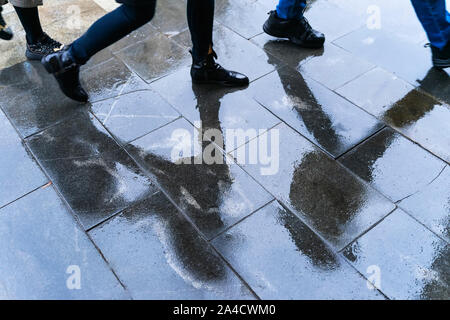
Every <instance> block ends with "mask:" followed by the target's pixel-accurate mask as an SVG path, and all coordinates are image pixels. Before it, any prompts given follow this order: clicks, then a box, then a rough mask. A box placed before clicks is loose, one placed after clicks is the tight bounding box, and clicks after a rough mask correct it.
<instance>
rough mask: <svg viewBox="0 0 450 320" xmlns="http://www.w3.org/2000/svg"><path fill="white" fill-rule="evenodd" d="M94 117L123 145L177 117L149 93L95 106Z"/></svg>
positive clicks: (158, 97) (165, 103)
mask: <svg viewBox="0 0 450 320" xmlns="http://www.w3.org/2000/svg"><path fill="white" fill-rule="evenodd" d="M92 111H93V113H94V114H95V116H96V117H97V118H98V119H99V120H100V121H101V122H102V123H103V125H104V126H106V128H108V130H109V131H110V132H112V134H113V135H114V136H115V137H116V138H118V140H120V141H123V142H124V143H127V142H129V141H131V140H134V139H136V138H138V137H141V136H143V135H145V134H146V133H149V132H150V131H152V130H154V129H157V128H159V127H161V126H163V125H165V124H167V123H169V122H171V121H173V120H175V119H176V118H178V117H179V116H180V115H179V114H178V112H176V111H175V110H174V109H173V108H172V107H171V106H170V104H168V103H167V102H166V101H164V100H163V99H162V98H161V97H160V96H159V95H158V94H156V93H155V92H153V91H151V90H145V91H137V92H133V93H129V94H124V95H121V96H119V97H116V98H112V99H108V100H104V101H101V102H99V103H96V104H94V105H93V106H92Z"/></svg>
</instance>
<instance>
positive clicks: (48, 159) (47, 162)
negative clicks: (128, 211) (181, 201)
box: [27, 113, 156, 229]
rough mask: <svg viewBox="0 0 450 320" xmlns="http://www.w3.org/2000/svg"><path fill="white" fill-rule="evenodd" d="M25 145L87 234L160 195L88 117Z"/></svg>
mask: <svg viewBox="0 0 450 320" xmlns="http://www.w3.org/2000/svg"><path fill="white" fill-rule="evenodd" d="M27 144H28V146H29V147H30V149H31V150H32V152H33V154H34V155H35V156H36V158H37V159H38V161H39V163H40V164H41V165H42V167H43V168H44V170H45V171H46V173H47V174H48V176H49V177H50V179H51V180H52V182H53V184H54V185H55V186H56V188H57V189H58V190H59V191H60V192H61V194H62V195H63V196H64V198H65V199H66V201H67V202H68V204H69V205H70V207H71V208H72V210H73V211H74V212H75V214H76V215H77V216H78V218H79V219H80V221H81V222H82V224H83V226H84V228H85V229H89V228H91V227H92V226H94V225H96V224H98V223H100V222H102V221H103V220H104V219H106V218H108V217H109V216H111V215H113V214H115V213H118V212H120V211H121V210H122V209H124V208H126V207H128V206H130V205H133V203H134V202H135V201H137V200H140V199H142V198H145V197H147V196H149V195H151V194H153V193H155V191H156V188H155V187H154V186H153V185H152V183H151V182H150V180H149V178H148V177H146V176H145V175H144V174H143V173H142V172H141V171H140V170H139V169H138V167H137V166H136V164H135V163H134V162H133V161H132V160H131V158H130V157H129V156H128V155H127V154H126V152H125V151H124V150H123V149H121V148H120V147H119V146H118V145H117V144H116V143H115V141H114V140H113V138H112V137H111V136H110V135H109V134H108V133H107V132H106V130H105V129H104V128H103V127H101V125H100V123H99V122H98V121H97V120H96V119H94V118H93V117H92V116H89V115H88V114H86V113H80V114H79V115H77V117H74V118H72V119H71V120H70V121H66V122H62V123H60V124H59V125H57V126H55V127H52V128H50V129H48V130H45V131H43V132H42V133H39V134H37V135H35V136H33V137H31V138H30V139H28V140H27Z"/></svg>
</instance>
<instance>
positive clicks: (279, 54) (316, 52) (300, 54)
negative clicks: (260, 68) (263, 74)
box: [251, 33, 324, 69]
mask: <svg viewBox="0 0 450 320" xmlns="http://www.w3.org/2000/svg"><path fill="white" fill-rule="evenodd" d="M251 42H253V43H254V44H256V45H257V46H259V47H260V48H262V49H264V51H265V52H267V53H268V60H267V61H268V63H270V64H272V65H274V66H275V67H280V66H282V65H283V64H286V65H288V66H290V67H292V68H294V69H296V68H297V67H298V66H299V65H300V64H302V63H305V62H306V61H308V60H309V59H312V58H313V57H318V56H321V55H323V53H324V49H323V48H322V49H305V48H301V47H300V46H298V45H295V44H293V43H292V42H290V41H289V40H286V39H279V38H274V37H272V36H269V35H267V34H265V33H262V34H260V35H258V36H256V37H254V38H252V39H251ZM272 57H275V58H276V59H273V58H272ZM280 62H282V63H280Z"/></svg>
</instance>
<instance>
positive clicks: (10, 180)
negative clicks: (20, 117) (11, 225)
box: [0, 111, 48, 207]
mask: <svg viewBox="0 0 450 320" xmlns="http://www.w3.org/2000/svg"><path fill="white" fill-rule="evenodd" d="M0 153H1V155H2V156H1V157H0V168H1V170H0V181H1V188H0V207H3V206H4V205H6V204H8V203H9V202H11V201H14V200H16V199H17V198H19V197H21V196H23V195H25V194H27V193H28V192H31V191H32V190H34V189H36V188H38V187H40V186H42V185H44V184H46V183H47V182H48V179H47V178H46V177H45V175H44V174H43V172H42V171H41V170H40V168H39V166H38V165H37V163H36V162H35V161H34V160H33V159H32V156H31V154H30V153H29V152H28V151H27V149H25V147H24V145H23V143H22V141H21V140H20V138H19V137H18V135H17V133H16V131H15V130H14V128H13V127H12V126H11V124H10V123H9V120H8V119H7V118H6V117H5V115H4V114H3V112H1V111H0Z"/></svg>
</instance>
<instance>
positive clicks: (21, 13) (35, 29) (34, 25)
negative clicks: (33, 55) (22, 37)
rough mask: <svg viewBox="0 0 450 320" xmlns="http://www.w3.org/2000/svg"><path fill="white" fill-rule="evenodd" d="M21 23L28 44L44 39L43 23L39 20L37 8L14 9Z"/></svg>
mask: <svg viewBox="0 0 450 320" xmlns="http://www.w3.org/2000/svg"><path fill="white" fill-rule="evenodd" d="M14 9H15V10H16V13H17V16H18V17H19V20H20V23H21V24H22V26H23V29H24V30H25V34H26V38H27V42H28V43H29V44H34V43H36V42H37V41H38V40H39V38H41V37H42V35H43V34H44V31H42V27H41V21H40V20H39V11H38V8H37V7H34V8H19V7H14Z"/></svg>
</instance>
